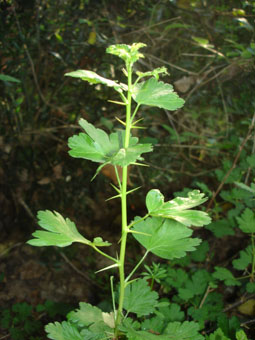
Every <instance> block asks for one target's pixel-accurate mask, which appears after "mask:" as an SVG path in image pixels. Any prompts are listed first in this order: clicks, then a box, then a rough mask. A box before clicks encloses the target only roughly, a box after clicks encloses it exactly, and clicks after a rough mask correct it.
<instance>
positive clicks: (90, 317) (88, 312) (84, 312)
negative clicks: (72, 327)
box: [67, 302, 103, 327]
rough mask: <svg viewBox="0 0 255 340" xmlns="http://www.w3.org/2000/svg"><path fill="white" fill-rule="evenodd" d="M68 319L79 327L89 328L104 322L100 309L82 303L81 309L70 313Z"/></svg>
mask: <svg viewBox="0 0 255 340" xmlns="http://www.w3.org/2000/svg"><path fill="white" fill-rule="evenodd" d="M67 319H68V321H71V322H72V323H75V324H77V325H78V326H79V327H84V326H86V327H88V326H90V325H91V324H93V323H95V322H98V321H103V314H102V311H101V309H99V308H98V307H95V306H92V305H91V304H89V303H85V302H80V304H79V309H76V310H74V311H72V312H70V313H68V315H67Z"/></svg>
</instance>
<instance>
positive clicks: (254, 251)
mask: <svg viewBox="0 0 255 340" xmlns="http://www.w3.org/2000/svg"><path fill="white" fill-rule="evenodd" d="M251 244H252V267H251V278H252V281H254V274H255V245H254V233H252V234H251Z"/></svg>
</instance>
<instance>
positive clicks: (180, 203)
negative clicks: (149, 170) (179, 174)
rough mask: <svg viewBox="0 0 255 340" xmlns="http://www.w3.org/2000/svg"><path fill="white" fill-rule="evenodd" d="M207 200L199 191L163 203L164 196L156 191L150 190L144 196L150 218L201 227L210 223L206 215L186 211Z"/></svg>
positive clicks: (196, 211) (199, 212)
mask: <svg viewBox="0 0 255 340" xmlns="http://www.w3.org/2000/svg"><path fill="white" fill-rule="evenodd" d="M206 200H207V198H204V194H202V193H200V191H199V190H193V191H191V192H189V193H188V197H177V198H174V199H173V200H171V201H168V202H164V196H163V195H162V194H161V193H160V191H159V190H157V189H152V190H150V191H149V192H148V194H147V196H146V206H147V209H148V212H149V214H150V215H151V216H158V217H164V218H171V219H175V220H177V221H178V222H180V223H182V224H184V225H186V226H191V225H194V226H196V227H201V226H203V225H205V224H209V223H210V222H211V218H210V217H209V216H208V214H207V213H205V212H203V211H198V210H188V209H190V208H193V207H196V206H197V205H200V204H202V203H204V202H205V201H206Z"/></svg>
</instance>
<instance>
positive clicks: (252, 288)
mask: <svg viewBox="0 0 255 340" xmlns="http://www.w3.org/2000/svg"><path fill="white" fill-rule="evenodd" d="M245 288H246V291H247V292H248V293H252V294H254V293H255V282H248V283H247V284H246V287H245Z"/></svg>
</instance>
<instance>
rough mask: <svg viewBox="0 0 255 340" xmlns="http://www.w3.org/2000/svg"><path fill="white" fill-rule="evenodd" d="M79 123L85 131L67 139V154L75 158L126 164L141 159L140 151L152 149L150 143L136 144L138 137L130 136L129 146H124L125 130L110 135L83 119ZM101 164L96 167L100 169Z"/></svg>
mask: <svg viewBox="0 0 255 340" xmlns="http://www.w3.org/2000/svg"><path fill="white" fill-rule="evenodd" d="M79 124H80V125H81V127H82V128H83V129H84V130H85V131H86V133H87V134H85V133H80V134H79V135H74V136H73V137H70V138H69V139H68V146H69V148H70V149H71V150H70V151H69V154H70V155H71V156H72V157H75V158H84V159H88V160H91V161H93V162H99V163H103V164H109V163H110V164H112V165H119V166H126V165H129V164H131V163H135V162H136V161H137V160H139V161H141V160H143V158H142V157H141V154H142V153H145V152H150V151H151V150H152V146H151V144H138V138H136V137H131V138H130V141H129V147H128V148H124V147H123V146H124V139H125V131H121V132H120V131H119V132H114V133H111V134H110V136H109V135H108V134H107V133H106V132H105V131H103V130H101V129H97V128H95V127H94V126H93V125H92V124H90V123H88V122H87V121H86V120H85V119H80V120H79ZM101 168H102V166H101V167H100V168H99V169H98V171H99V170H101Z"/></svg>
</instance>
